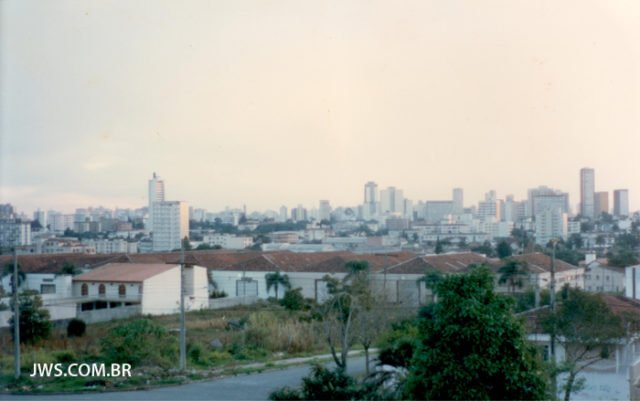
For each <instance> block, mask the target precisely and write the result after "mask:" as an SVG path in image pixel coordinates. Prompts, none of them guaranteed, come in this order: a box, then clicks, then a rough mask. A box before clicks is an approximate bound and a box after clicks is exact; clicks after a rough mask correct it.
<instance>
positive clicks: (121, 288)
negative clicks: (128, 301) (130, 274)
mask: <svg viewBox="0 0 640 401" xmlns="http://www.w3.org/2000/svg"><path fill="white" fill-rule="evenodd" d="M118 295H119V296H120V298H124V297H126V296H127V287H125V286H124V284H120V285H119V286H118Z"/></svg>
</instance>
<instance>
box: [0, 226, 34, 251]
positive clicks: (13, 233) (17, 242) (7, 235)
mask: <svg viewBox="0 0 640 401" xmlns="http://www.w3.org/2000/svg"><path fill="white" fill-rule="evenodd" d="M24 245H31V223H30V222H28V221H22V220H20V219H0V248H5V247H13V246H24Z"/></svg>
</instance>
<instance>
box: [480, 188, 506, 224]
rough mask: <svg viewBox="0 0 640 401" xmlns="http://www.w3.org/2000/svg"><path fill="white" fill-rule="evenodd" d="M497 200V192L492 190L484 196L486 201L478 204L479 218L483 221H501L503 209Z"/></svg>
mask: <svg viewBox="0 0 640 401" xmlns="http://www.w3.org/2000/svg"><path fill="white" fill-rule="evenodd" d="M500 204H501V203H500V201H499V200H498V199H497V195H496V191H494V190H491V191H489V192H487V193H486V194H485V196H484V201H482V202H479V203H478V217H479V218H480V219H482V220H484V219H487V218H489V217H494V218H495V219H496V220H500V212H501V209H502V207H501V206H500Z"/></svg>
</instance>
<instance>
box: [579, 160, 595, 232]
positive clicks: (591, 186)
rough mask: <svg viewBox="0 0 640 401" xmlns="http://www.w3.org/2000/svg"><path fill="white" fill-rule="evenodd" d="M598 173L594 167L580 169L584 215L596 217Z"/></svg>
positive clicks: (591, 217)
mask: <svg viewBox="0 0 640 401" xmlns="http://www.w3.org/2000/svg"><path fill="white" fill-rule="evenodd" d="M595 191H596V173H595V171H594V170H593V169H592V168H583V169H581V170H580V214H581V215H582V217H588V218H590V219H593V218H594V217H595V211H596V208H595V195H594V194H595Z"/></svg>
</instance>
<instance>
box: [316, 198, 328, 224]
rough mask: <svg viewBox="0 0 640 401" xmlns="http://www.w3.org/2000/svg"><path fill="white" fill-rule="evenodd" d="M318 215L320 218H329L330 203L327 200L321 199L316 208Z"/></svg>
mask: <svg viewBox="0 0 640 401" xmlns="http://www.w3.org/2000/svg"><path fill="white" fill-rule="evenodd" d="M318 217H320V220H321V221H322V220H331V203H329V201H328V200H321V201H320V207H319V208H318Z"/></svg>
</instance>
